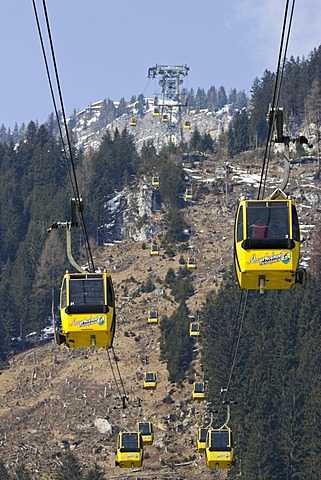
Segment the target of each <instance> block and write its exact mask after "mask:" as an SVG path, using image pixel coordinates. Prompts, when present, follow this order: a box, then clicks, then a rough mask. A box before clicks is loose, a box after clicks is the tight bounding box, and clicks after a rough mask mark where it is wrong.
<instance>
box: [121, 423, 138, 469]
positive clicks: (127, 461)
mask: <svg viewBox="0 0 321 480" xmlns="http://www.w3.org/2000/svg"><path fill="white" fill-rule="evenodd" d="M142 463H143V441H142V437H141V434H140V433H139V432H120V433H119V434H118V440H117V461H116V466H119V467H125V468H140V467H141V466H142Z"/></svg>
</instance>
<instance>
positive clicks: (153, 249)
mask: <svg viewBox="0 0 321 480" xmlns="http://www.w3.org/2000/svg"><path fill="white" fill-rule="evenodd" d="M149 253H150V255H159V247H158V245H157V243H152V244H151V246H150V251H149Z"/></svg>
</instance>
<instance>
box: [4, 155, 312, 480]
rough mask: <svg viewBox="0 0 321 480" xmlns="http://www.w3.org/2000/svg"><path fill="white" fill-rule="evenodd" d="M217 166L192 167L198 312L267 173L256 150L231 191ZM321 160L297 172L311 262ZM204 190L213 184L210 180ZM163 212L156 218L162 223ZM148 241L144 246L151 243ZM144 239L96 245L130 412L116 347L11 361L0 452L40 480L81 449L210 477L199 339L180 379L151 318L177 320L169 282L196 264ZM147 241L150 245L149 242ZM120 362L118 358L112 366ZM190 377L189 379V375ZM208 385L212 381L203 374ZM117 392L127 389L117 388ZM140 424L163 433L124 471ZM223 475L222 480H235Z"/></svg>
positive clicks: (190, 215) (233, 176)
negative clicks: (131, 434)
mask: <svg viewBox="0 0 321 480" xmlns="http://www.w3.org/2000/svg"><path fill="white" fill-rule="evenodd" d="M216 167H217V165H215V164H213V161H212V160H211V159H208V160H207V161H206V163H205V164H203V165H202V166H199V167H198V169H194V170H193V171H192V172H191V175H192V176H194V180H193V182H194V185H195V198H194V199H193V201H192V202H190V203H189V204H188V205H187V206H186V208H185V209H184V212H185V218H186V220H187V222H188V223H189V224H190V225H191V230H192V235H191V238H190V241H189V246H190V247H191V251H192V252H193V254H194V255H195V257H196V259H197V269H196V270H195V271H194V272H193V285H194V289H195V293H194V295H193V296H192V297H190V298H189V300H188V302H187V305H188V308H189V310H190V312H191V313H194V312H195V311H196V310H197V309H201V307H202V304H203V302H204V300H205V297H206V295H207V293H208V292H209V291H211V290H213V289H216V288H218V286H219V284H220V282H221V281H224V276H225V275H226V274H228V272H229V268H230V267H231V268H232V262H233V224H234V212H235V207H236V204H237V199H238V198H239V197H240V195H241V194H242V193H248V194H255V188H254V187H255V184H256V183H257V178H258V177H259V174H260V168H259V165H257V163H256V161H255V159H253V157H252V156H250V157H247V156H244V157H243V158H242V159H238V162H237V164H236V163H235V165H231V173H230V174H229V178H228V184H229V190H230V192H229V194H228V195H226V193H225V190H224V188H225V179H224V178H223V179H222V178H221V177H218V176H217V174H216V173H215V172H216ZM273 168H274V170H273V171H272V174H271V176H270V184H269V188H273V187H275V186H276V183H277V180H276V179H278V178H279V176H280V167H279V166H277V165H276V166H274V167H273ZM315 171H316V163H315V162H312V163H308V164H300V163H298V164H295V165H293V167H292V174H291V183H290V185H289V189H288V191H289V193H291V194H293V197H294V198H295V199H296V200H297V204H298V210H299V215H300V221H301V226H302V228H301V230H302V233H303V236H304V240H303V242H302V258H303V259H304V261H305V262H306V263H307V264H308V262H309V256H310V246H311V242H312V240H313V233H314V226H315V225H317V224H318V222H319V220H320V208H319V205H320V188H319V185H318V183H317V182H316V181H314V179H313V178H314V174H315ZM204 185H205V186H204ZM161 215H162V214H161V213H159V212H158V213H157V214H155V217H153V218H152V221H155V222H156V221H160V216H161ZM145 243H146V242H145ZM144 246H145V244H144V242H139V241H137V242H134V241H133V240H131V239H128V240H126V241H124V242H122V243H120V244H115V245H114V246H111V247H106V248H104V249H101V250H100V251H99V252H97V256H98V257H99V263H100V264H102V265H104V264H106V262H107V259H108V262H111V263H108V265H106V266H107V268H108V269H109V270H110V272H111V273H112V276H113V281H114V284H115V294H116V300H117V315H118V320H117V331H116V336H115V342H114V349H115V353H116V356H117V358H118V363H117V365H118V367H119V370H120V372H121V377H122V380H123V383H124V386H125V390H126V392H127V394H128V396H129V401H128V405H127V406H128V408H126V409H125V410H123V409H122V408H121V407H122V401H121V398H120V397H119V391H118V389H117V385H116V384H115V381H114V376H113V372H112V369H111V364H110V361H109V359H110V358H111V357H112V353H110V357H109V355H108V353H107V352H106V351H104V350H77V351H76V350H75V351H72V350H68V349H66V348H65V347H63V346H62V347H58V346H56V345H54V344H47V345H45V346H39V347H37V348H34V349H32V350H29V351H27V352H24V353H21V354H19V355H16V356H14V357H12V358H11V360H10V361H9V368H8V369H7V370H5V371H3V372H2V374H1V381H0V398H1V405H2V409H1V412H0V418H1V427H0V431H1V442H0V459H1V460H2V461H4V463H5V464H6V465H8V466H9V467H10V468H11V467H13V466H14V465H16V464H17V463H19V462H21V461H22V462H24V463H25V464H26V466H27V467H28V468H29V469H30V471H31V472H32V476H33V477H32V478H34V479H36V480H37V479H48V480H49V479H51V478H53V477H54V472H55V471H56V469H57V467H58V465H59V462H60V461H61V456H62V454H63V452H64V451H66V450H72V451H73V452H74V453H75V455H76V456H77V458H79V460H80V461H81V462H82V463H83V464H84V466H85V467H88V466H90V465H92V463H93V462H94V461H96V462H98V463H99V464H101V465H102V466H103V467H104V469H105V471H106V472H108V478H110V479H111V478H157V479H158V478H172V479H187V480H189V479H195V478H197V477H199V478H202V479H204V480H206V479H210V478H213V473H212V472H210V471H209V470H208V469H207V468H206V465H205V459H204V455H200V454H198V453H197V450H196V447H195V439H196V432H197V427H198V426H203V425H204V423H205V424H206V423H207V422H208V417H207V415H206V405H205V402H201V403H195V402H193V400H192V398H191V389H192V388H191V384H190V383H189V381H190V382H191V381H194V380H195V379H198V378H199V375H200V356H201V345H202V336H203V335H206V332H204V331H202V332H201V338H200V340H199V343H198V344H197V341H195V349H194V350H195V351H194V357H193V358H194V359H193V363H192V367H191V372H190V373H189V375H188V379H187V380H186V381H185V382H184V383H183V385H177V384H171V383H169V381H168V371H167V368H166V364H165V362H164V361H163V360H162V359H161V357H160V327H159V325H157V324H155V325H150V324H148V323H147V314H148V310H149V309H155V308H157V309H158V311H159V315H160V322H161V321H162V316H164V315H166V316H169V315H170V314H171V313H173V311H174V310H175V309H176V308H177V306H178V305H177V303H175V301H174V299H173V298H172V297H171V295H170V291H169V290H168V289H166V288H164V279H165V276H166V273H167V272H168V269H169V268H173V269H174V270H175V271H177V270H178V269H179V267H181V266H182V265H181V264H180V258H181V256H182V255H183V257H184V258H185V259H187V255H188V253H187V252H183V253H182V252H180V251H179V246H177V249H176V256H175V257H169V256H167V255H166V254H165V252H164V250H162V248H161V251H160V255H159V256H155V257H151V256H150V254H149V249H148V248H144ZM147 247H148V245H147ZM149 278H152V279H153V282H154V283H155V286H156V290H154V291H153V292H151V293H142V288H141V286H142V284H144V283H145V282H146V281H147V280H148V279H149ZM112 365H113V367H114V368H115V363H114V362H112ZM147 370H150V371H156V372H158V386H157V389H156V390H155V391H154V392H153V393H151V392H148V391H144V390H143V388H142V377H143V373H144V371H147ZM188 380H189V381H188ZM206 380H208V381H210V379H206ZM118 387H119V385H118ZM97 419H108V421H109V422H110V424H111V425H112V434H111V435H109V434H108V433H101V432H100V431H99V428H98V427H99V425H98V426H97ZM137 419H139V420H142V419H146V420H150V421H152V422H153V425H154V430H155V440H154V444H153V445H152V446H147V447H146V448H145V460H144V464H143V468H142V470H141V471H140V472H139V473H138V472H131V471H128V472H127V471H125V470H120V469H119V468H117V467H115V448H116V437H117V432H118V431H119V430H132V429H134V428H135V426H136V421H137ZM226 475H227V472H219V473H217V474H216V478H226Z"/></svg>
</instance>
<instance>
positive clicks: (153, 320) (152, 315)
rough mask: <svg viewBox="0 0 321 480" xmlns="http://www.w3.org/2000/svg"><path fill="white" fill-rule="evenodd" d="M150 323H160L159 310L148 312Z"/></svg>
mask: <svg viewBox="0 0 321 480" xmlns="http://www.w3.org/2000/svg"><path fill="white" fill-rule="evenodd" d="M148 323H158V311H157V310H149V312H148Z"/></svg>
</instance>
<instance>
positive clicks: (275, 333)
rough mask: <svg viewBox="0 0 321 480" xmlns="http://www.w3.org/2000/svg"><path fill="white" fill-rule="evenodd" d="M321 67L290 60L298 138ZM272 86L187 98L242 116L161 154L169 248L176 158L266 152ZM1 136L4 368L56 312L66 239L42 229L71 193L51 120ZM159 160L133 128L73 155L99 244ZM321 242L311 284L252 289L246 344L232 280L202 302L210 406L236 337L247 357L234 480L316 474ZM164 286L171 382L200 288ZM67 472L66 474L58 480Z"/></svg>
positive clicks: (315, 109) (239, 370) (289, 119)
mask: <svg viewBox="0 0 321 480" xmlns="http://www.w3.org/2000/svg"><path fill="white" fill-rule="evenodd" d="M320 72H321V47H320V48H318V49H315V50H314V51H313V52H311V54H310V55H309V57H308V58H307V59H294V58H291V59H290V60H289V61H288V62H287V63H286V66H285V71H284V80H283V85H284V88H283V90H282V95H281V101H280V104H281V105H283V106H284V112H285V122H286V124H287V125H288V128H289V129H292V131H293V132H297V130H298V129H299V128H301V127H302V126H304V125H306V124H308V123H314V124H317V125H319V123H318V122H319V120H320V115H321V75H320ZM274 82H275V75H274V73H272V72H269V71H266V72H264V75H263V76H262V78H261V79H259V78H256V79H255V80H254V82H253V86H252V90H251V98H250V99H248V98H246V96H245V95H244V94H241V93H240V92H236V91H231V92H230V94H229V95H226V93H225V90H224V88H223V87H220V88H219V89H218V90H217V89H216V88H215V87H211V88H210V90H209V91H208V92H207V93H206V92H205V91H204V90H202V89H198V91H197V92H196V93H195V92H193V91H190V92H189V98H190V105H191V108H195V109H201V108H213V109H215V108H220V107H221V106H223V105H224V102H225V103H226V102H227V101H230V102H234V103H235V107H236V113H235V115H234V118H233V120H232V122H231V125H230V127H229V131H228V132H227V133H224V134H222V138H221V139H220V140H219V141H217V143H216V142H213V141H212V140H211V139H210V138H208V135H206V134H205V135H200V134H199V132H197V131H196V132H194V133H193V136H192V137H191V140H190V145H185V144H182V145H180V146H179V147H171V148H165V149H164V150H163V151H161V152H160V153H159V154H158V159H157V163H158V164H159V166H160V167H159V168H160V172H159V173H160V175H161V176H163V178H166V179H167V180H168V181H167V182H163V183H162V186H161V189H160V194H161V197H162V201H163V203H164V205H166V209H167V213H168V227H169V228H168V230H167V236H168V237H167V242H168V245H169V246H172V247H173V248H174V245H175V241H180V239H179V238H177V236H176V234H175V231H176V230H175V226H177V224H179V227H178V228H177V229H178V230H179V231H181V227H182V225H183V219H182V217H181V215H180V213H179V212H180V210H179V208H180V205H179V204H178V203H177V198H178V193H179V192H180V191H181V189H182V167H181V165H180V164H179V163H178V162H177V158H178V157H179V156H180V155H181V154H182V153H183V152H186V151H187V150H188V148H190V149H191V150H195V149H199V150H202V151H205V152H207V153H210V154H212V155H213V158H220V155H221V153H222V149H224V151H225V152H226V151H228V154H229V155H230V156H231V157H236V158H237V155H238V154H239V153H241V152H244V151H247V150H250V149H251V150H253V149H256V148H259V147H262V145H264V142H265V140H266V136H267V130H268V126H267V124H266V115H267V111H268V106H269V104H270V102H271V98H272V94H273V87H274ZM141 100H142V101H143V99H141ZM111 105H112V102H110V101H109V99H108V101H106V111H105V115H106V118H108V119H109V120H110V121H111V120H112V119H113V118H115V116H116V115H117V113H116V112H115V111H113V109H112V106H111ZM0 140H1V143H0V171H1V175H0V262H1V274H0V275H1V277H0V361H1V364H2V366H3V368H5V366H6V360H7V358H8V354H9V352H11V351H12V350H14V351H19V350H21V349H23V348H25V344H24V343H25V341H24V339H25V337H26V335H27V334H28V333H30V332H32V331H36V332H38V333H39V332H40V330H41V329H42V328H43V327H44V326H45V325H46V323H47V319H48V317H49V318H50V317H51V316H52V305H58V296H59V287H60V281H61V275H62V272H64V271H65V269H66V268H67V267H68V261H67V258H66V254H65V243H64V238H62V237H63V236H62V235H51V234H48V232H47V229H48V228H49V227H50V226H51V225H52V224H53V223H54V222H57V221H66V220H67V219H69V216H70V212H69V200H70V196H71V195H70V185H69V178H68V172H67V169H66V164H65V158H64V156H63V153H62V148H61V144H60V140H59V139H58V137H57V135H56V127H55V126H54V124H53V122H48V123H47V124H45V125H41V126H39V125H38V124H37V123H36V122H33V121H31V122H30V123H29V125H28V126H26V127H25V126H23V127H21V128H20V130H19V128H17V129H15V131H14V132H12V133H11V132H10V131H8V130H7V129H6V127H5V126H4V125H3V126H2V128H1V130H0ZM155 156H156V152H155V149H154V148H153V145H151V144H148V145H145V146H144V147H143V148H142V149H141V151H140V152H138V151H137V150H136V147H135V143H134V140H133V137H132V136H131V134H130V133H129V132H128V130H127V129H124V130H123V131H122V132H119V131H118V130H116V131H115V132H114V133H113V134H112V135H111V134H110V133H106V135H105V136H104V138H103V140H102V142H101V144H100V147H99V148H98V149H97V150H96V151H94V152H90V153H86V154H84V153H83V152H78V151H76V150H75V152H74V158H75V162H76V170H77V175H78V179H79V184H80V190H81V192H82V196H83V199H84V204H85V217H86V222H87V228H88V233H89V237H90V238H91V239H92V240H93V241H97V240H96V237H97V229H98V226H99V224H100V222H101V218H102V217H103V215H104V205H105V203H106V200H107V199H108V198H110V196H111V195H112V194H113V193H114V191H116V190H118V191H119V190H120V189H122V188H123V187H124V186H130V182H133V178H135V177H137V176H138V175H142V174H144V173H146V174H150V172H151V171H152V167H153V165H154V162H155ZM77 245H78V247H77V248H79V252H78V253H79V255H82V253H83V252H82V251H81V242H79V241H77ZM79 245H80V246H79ZM318 247H320V244H316V245H315V252H314V253H315V258H316V261H315V262H314V265H313V266H311V272H310V278H309V282H308V285H307V286H306V287H301V288H297V289H296V290H295V291H293V292H292V291H291V292H267V293H266V294H265V295H263V296H258V295H256V294H253V293H251V292H249V294H248V296H247V309H246V315H245V316H244V318H242V322H243V323H242V328H241V337H240V338H239V339H238V338H236V332H238V331H239V326H240V325H239V324H238V325H236V322H237V321H240V320H237V318H236V315H235V312H236V311H237V309H238V303H239V301H240V295H241V293H240V290H239V289H238V288H237V287H236V283H235V279H234V276H233V274H231V276H230V280H228V281H226V283H224V285H223V286H222V287H221V289H220V290H219V292H217V293H214V292H212V293H210V294H209V295H208V297H207V299H206V302H205V305H204V308H203V310H202V312H201V316H202V318H204V319H205V320H204V321H205V322H206V328H207V331H208V335H207V337H206V341H205V345H204V353H203V355H204V365H205V367H204V368H205V373H206V377H207V378H211V384H210V393H209V395H210V398H211V401H212V402H213V404H214V405H215V404H217V403H218V401H219V398H218V394H217V392H219V391H220V388H221V387H222V386H224V385H226V383H227V381H228V380H229V379H228V378H227V373H228V371H229V368H230V365H231V362H232V361H233V351H234V349H235V345H236V342H238V341H239V342H240V345H239V348H240V352H241V355H238V356H237V359H236V364H235V368H234V370H233V378H232V380H233V381H232V382H231V385H232V387H231V390H230V392H229V397H230V398H229V399H230V400H237V402H238V405H235V406H233V407H232V408H233V422H232V423H233V424H232V425H231V426H232V428H233V431H234V433H235V448H236V450H237V452H238V453H237V459H236V462H238V468H237V469H235V470H233V469H232V470H231V472H230V473H229V478H236V476H237V474H238V473H239V472H240V471H241V472H242V478H246V479H247V480H258V479H260V480H274V479H275V480H280V479H289V480H290V479H293V480H294V479H295V480H308V479H317V478H319V477H320V474H319V472H320V469H321V455H320V452H319V445H320V440H321V438H320V437H321V417H320V412H321V375H320V371H321V354H320V318H321V304H320V293H319V292H320V290H321V276H320V262H321V259H320V258H318ZM172 273H173V272H172ZM178 275H180V274H178ZM166 281H168V282H167V283H168V285H169V286H170V287H171V288H172V291H173V295H174V296H175V299H176V300H177V302H178V303H179V308H178V310H177V312H176V313H175V314H174V316H173V318H166V319H165V321H164V323H163V326H162V328H163V331H162V345H161V348H162V355H163V357H164V358H165V359H166V361H167V362H168V368H169V371H170V376H171V381H175V380H179V381H181V380H182V379H183V377H184V372H185V371H186V369H187V368H188V365H189V363H190V361H191V358H190V357H189V356H188V355H187V354H186V351H188V349H189V346H188V345H186V344H184V342H182V345H181V347H180V348H181V350H179V347H178V345H177V343H176V342H174V343H173V342H171V341H170V340H171V339H172V338H173V336H172V335H169V334H168V332H169V331H170V330H171V329H172V328H175V336H177V337H179V335H180V329H184V328H185V327H186V325H185V324H184V325H183V324H182V325H181V324H180V322H179V321H176V320H175V318H177V319H179V318H182V317H183V316H184V315H185V313H186V308H185V304H184V301H185V300H186V298H188V296H190V295H192V294H193V291H192V286H191V285H190V282H189V278H188V277H187V278H184V277H183V276H182V277H179V282H178V281H177V278H176V279H175V274H173V275H170V274H169V275H168V278H167V280H166ZM175 315H176V316H175ZM174 324H175V327H173V325H174ZM13 339H15V340H13ZM174 352H175V355H174V354H173V353H174ZM180 352H181V353H180ZM1 467H2V465H0V468H1ZM3 468H4V467H3ZM21 468H22V467H21ZM67 470H68V468H67V467H66V471H67ZM96 473H97V472H96ZM98 474H99V472H98V473H97V475H98ZM68 475H69V474H66V475H64V473H63V471H62V472H61V475H60V476H59V478H61V479H63V478H67V476H68ZM88 475H89V474H88ZM97 475H96V476H94V473H93V476H90V477H89V476H88V478H103V477H102V476H97ZM100 475H101V474H100ZM17 478H18V477H17ZM19 478H20V477H19ZM21 478H22V477H21ZM23 478H28V477H27V476H26V477H23ZM68 478H73V477H71V476H70V475H69V477H68ZM74 478H76V477H74ZM77 478H80V477H77Z"/></svg>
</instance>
